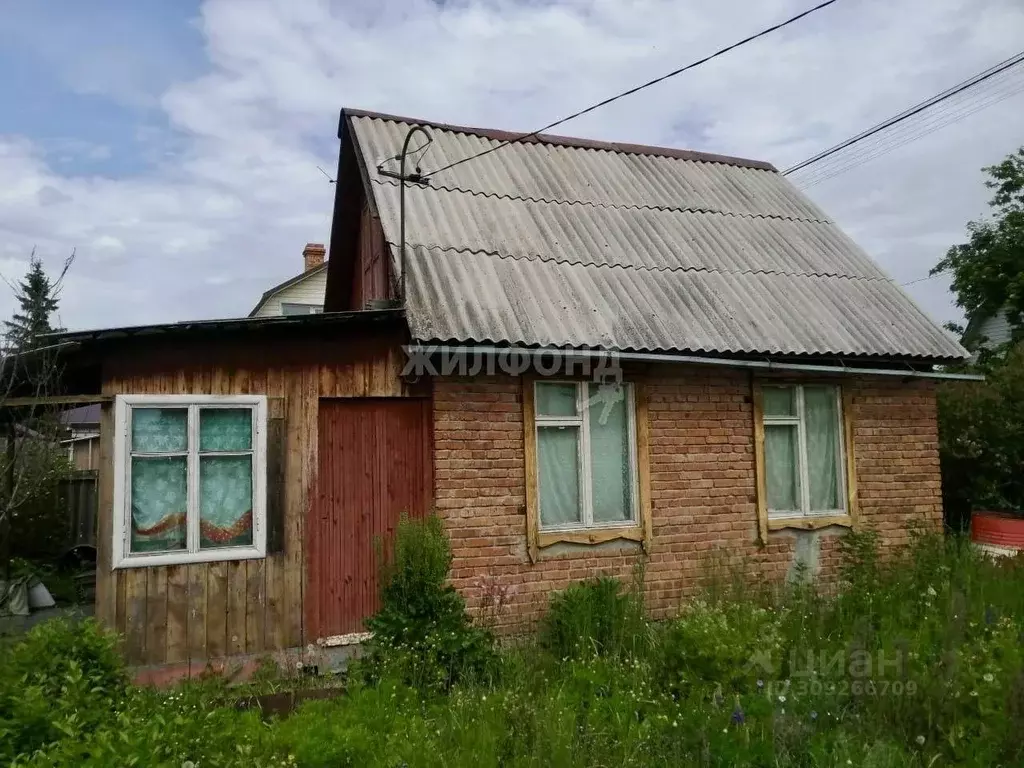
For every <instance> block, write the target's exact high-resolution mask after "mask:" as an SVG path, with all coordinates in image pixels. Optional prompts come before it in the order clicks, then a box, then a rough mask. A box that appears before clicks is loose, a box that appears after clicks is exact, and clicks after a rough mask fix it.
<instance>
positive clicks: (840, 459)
mask: <svg viewBox="0 0 1024 768" xmlns="http://www.w3.org/2000/svg"><path fill="white" fill-rule="evenodd" d="M805 386H809V387H831V388H832V389H833V390H834V391H835V397H836V435H837V436H838V439H839V450H838V451H836V478H837V481H838V484H839V492H838V494H837V495H838V497H839V508H838V509H819V510H813V511H812V510H811V486H810V478H809V477H808V471H807V439H806V429H807V427H806V419H805V416H804V387H805ZM769 389H783V390H789V391H791V392H792V393H793V400H794V405H795V406H796V407H795V411H796V413H795V415H793V416H778V415H769V414H767V413H765V414H763V417H762V418H763V420H764V429H765V434H767V432H768V427H770V426H772V425H776V426H783V425H787V426H795V427H796V439H797V463H798V467H797V482H798V483H799V498H800V509H798V510H791V509H778V510H777V509H772V508H771V507H768V518H769V519H771V520H784V519H797V518H801V519H802V518H806V517H841V516H845V515H847V514H849V510H848V509H847V499H846V496H847V491H846V431H845V423H846V422H845V420H844V418H843V390H842V387H840V386H838V385H836V384H807V385H804V384H764V385H762V387H761V391H762V393H763V392H765V391H766V390H769ZM764 472H765V476H767V474H768V451H767V450H765V451H764Z"/></svg>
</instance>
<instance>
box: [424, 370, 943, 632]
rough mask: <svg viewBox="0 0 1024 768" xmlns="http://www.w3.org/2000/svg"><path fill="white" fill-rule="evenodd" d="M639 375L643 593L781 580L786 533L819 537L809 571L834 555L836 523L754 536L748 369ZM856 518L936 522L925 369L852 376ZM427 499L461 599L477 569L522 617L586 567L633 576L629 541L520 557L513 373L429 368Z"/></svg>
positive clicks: (789, 540) (665, 603)
mask: <svg viewBox="0 0 1024 768" xmlns="http://www.w3.org/2000/svg"><path fill="white" fill-rule="evenodd" d="M652 373H653V374H656V375H647V376H645V377H644V381H645V382H646V384H645V386H646V388H647V393H648V413H649V419H650V482H651V504H652V529H653V531H652V533H653V536H652V538H653V541H652V552H651V554H650V556H649V557H648V558H647V561H646V573H645V579H644V584H645V588H646V596H647V604H648V607H649V608H650V610H651V612H652V613H653V614H654V615H656V616H665V615H670V614H672V613H673V612H675V611H676V610H677V609H678V606H679V604H680V602H681V600H683V599H684V598H685V597H686V596H687V595H688V594H692V593H693V592H694V591H695V590H697V589H699V588H700V587H701V586H702V583H705V582H706V581H707V579H708V578H709V576H710V574H715V573H717V574H719V575H733V574H735V573H737V572H742V573H745V574H746V575H747V576H748V577H756V578H757V579H758V580H759V581H762V582H764V581H766V580H768V581H774V582H778V581H780V580H782V579H783V578H784V577H785V575H786V573H787V571H788V570H789V568H790V567H791V564H792V562H793V558H794V552H795V550H796V545H797V536H811V537H814V538H815V539H817V542H816V546H817V548H818V549H819V552H820V556H819V563H820V571H821V577H822V578H825V579H829V578H831V577H833V576H834V574H835V571H836V568H837V566H838V561H837V548H836V542H837V541H838V539H837V536H836V534H837V533H841V531H837V530H827V531H822V532H818V533H813V534H811V533H804V532H800V533H797V532H790V531H782V532H777V533H772V534H771V536H770V541H769V543H768V545H767V546H762V545H760V544H759V543H758V542H757V540H756V537H757V513H756V499H755V480H754V432H753V414H752V410H751V408H752V406H751V403H750V381H751V380H750V375H749V374H748V373H747V372H744V371H735V372H733V371H709V370H707V369H700V368H684V367H678V368H676V367H672V368H669V367H660V368H656V369H652ZM844 387H847V388H850V389H852V391H853V395H854V399H853V406H854V413H853V423H854V450H855V452H856V460H857V483H858V494H859V499H860V514H861V520H862V521H864V522H865V523H866V525H868V526H871V527H873V528H876V529H878V530H879V531H880V532H881V534H882V536H883V542H884V543H885V544H886V545H893V544H898V543H902V542H904V541H905V540H906V537H907V530H908V524H909V523H910V521H911V520H915V519H917V520H922V519H923V520H924V521H926V522H927V523H928V524H931V525H935V526H937V525H940V524H941V519H942V507H941V491H940V485H939V460H938V434H937V425H936V418H935V396H934V389H933V387H932V386H931V385H930V384H929V383H927V382H914V383H907V384H905V383H901V382H890V381H874V380H867V379H864V380H851V381H848V382H845V383H844ZM434 416H435V419H434V430H435V441H436V442H435V462H436V476H435V483H436V497H437V511H438V514H439V515H441V516H442V517H443V518H444V519H445V521H446V524H447V527H448V530H449V533H450V535H451V538H452V547H453V555H454V563H453V571H452V579H453V582H454V584H455V586H456V587H457V588H458V589H460V590H461V591H462V592H463V593H464V594H465V595H466V597H467V599H468V601H469V604H470V606H471V607H476V606H478V605H479V602H480V598H481V587H480V586H479V585H478V583H477V582H478V580H479V579H480V577H481V576H484V575H486V576H487V577H488V578H489V579H491V580H493V581H494V582H496V583H498V584H501V585H503V586H509V587H511V588H512V589H513V591H514V597H513V598H512V606H511V610H510V611H508V612H507V613H505V614H504V615H503V616H502V617H500V620H499V624H501V625H503V628H505V629H510V630H518V629H526V628H527V627H528V626H529V625H530V624H531V623H532V622H534V621H535V620H536V619H537V618H538V617H539V616H540V615H541V614H542V613H543V612H544V610H545V608H546V606H547V601H548V596H549V594H550V592H551V591H552V590H559V589H562V588H564V587H565V586H567V585H568V584H569V583H571V582H573V581H577V580H580V579H584V578H587V577H590V576H595V575H612V576H618V577H620V578H622V579H623V580H629V579H630V578H631V573H632V569H633V567H634V564H635V563H636V562H637V560H638V559H639V557H640V550H639V548H638V547H637V546H636V545H634V544H632V543H621V544H619V543H611V544H605V545H601V546H599V547H587V546H575V545H557V546H556V547H551V548H548V549H544V550H541V555H540V560H539V561H538V562H537V563H531V562H530V560H529V557H528V556H527V548H526V518H525V504H526V488H525V482H526V474H525V467H524V461H523V422H522V389H521V382H520V380H518V379H515V378H512V377H480V378H476V379H471V380H465V379H462V380H460V379H438V380H437V381H436V382H435V387H434Z"/></svg>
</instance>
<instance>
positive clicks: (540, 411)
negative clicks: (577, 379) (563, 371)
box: [535, 384, 576, 416]
mask: <svg viewBox="0 0 1024 768" xmlns="http://www.w3.org/2000/svg"><path fill="white" fill-rule="evenodd" d="M536 391H537V402H536V403H535V410H536V412H537V415H538V416H575V415H576V385H575V384H537V390H536Z"/></svg>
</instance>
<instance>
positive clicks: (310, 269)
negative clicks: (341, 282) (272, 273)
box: [249, 243, 327, 317]
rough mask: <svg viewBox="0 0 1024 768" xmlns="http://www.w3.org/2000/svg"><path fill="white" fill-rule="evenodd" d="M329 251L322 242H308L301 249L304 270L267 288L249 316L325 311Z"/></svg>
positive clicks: (305, 313)
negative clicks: (326, 259)
mask: <svg viewBox="0 0 1024 768" xmlns="http://www.w3.org/2000/svg"><path fill="white" fill-rule="evenodd" d="M326 255H327V251H326V250H325V249H324V246H323V244H321V243H306V247H305V248H303V249H302V261H303V270H302V272H301V273H300V274H298V275H295V276H294V277H290V278H288V279H287V280H285V281H284V282H283V283H281V284H280V285H275V286H274V287H273V288H271V289H270V290H268V291H266V292H265V293H264V294H263V296H261V297H260V300H259V301H258V302H257V303H256V306H255V307H253V310H252V312H250V313H249V317H275V316H277V315H312V314H316V313H318V312H323V311H324V290H325V288H326V287H327V262H326V261H325V259H324V257H325V256H326Z"/></svg>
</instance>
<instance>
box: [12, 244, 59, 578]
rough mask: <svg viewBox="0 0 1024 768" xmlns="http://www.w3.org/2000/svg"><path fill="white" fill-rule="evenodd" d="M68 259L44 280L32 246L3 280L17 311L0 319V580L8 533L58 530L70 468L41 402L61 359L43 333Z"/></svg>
mask: <svg viewBox="0 0 1024 768" xmlns="http://www.w3.org/2000/svg"><path fill="white" fill-rule="evenodd" d="M73 260H74V253H72V254H71V256H69V257H68V258H67V259H66V260H65V262H64V265H63V268H62V269H61V272H60V274H59V276H58V277H57V279H56V280H51V279H50V278H49V276H48V275H47V274H46V272H45V271H44V270H43V266H42V263H41V262H40V260H39V259H38V257H37V256H36V253H35V251H34V250H33V251H32V254H31V257H30V259H29V269H28V272H27V274H26V275H25V279H24V280H23V281H22V282H21V283H19V284H18V285H16V286H15V285H11V288H12V290H13V291H14V295H15V298H16V299H17V301H18V304H19V307H20V311H19V312H16V313H15V314H14V316H13V317H12V318H11V320H9V321H5V325H6V328H7V330H6V333H5V341H6V344H5V345H4V346H3V348H2V351H0V569H2V570H0V579H2V578H5V577H6V578H10V570H11V567H10V562H11V549H12V546H13V540H14V538H15V537H18V538H19V540H21V541H23V542H24V541H27V539H28V535H26V534H34V533H36V532H38V531H49V532H50V533H51V538H53V537H54V536H55V537H59V536H60V534H61V531H60V528H59V527H58V528H57V529H56V530H54V523H55V519H54V515H55V514H58V513H59V512H60V510H57V509H55V508H54V491H55V489H56V486H57V484H58V482H59V481H60V480H61V479H62V478H63V477H66V476H67V474H68V471H69V469H70V467H69V462H68V460H67V453H66V451H65V450H64V448H63V447H62V446H61V444H60V439H61V437H62V436H63V429H62V426H61V423H60V419H59V413H58V412H57V410H56V408H54V407H53V405H51V403H50V401H49V397H50V396H52V395H54V394H56V393H57V392H58V391H59V388H60V378H61V376H60V374H61V361H60V357H59V355H58V350H56V349H53V348H51V347H52V345H51V342H50V341H49V340H48V339H47V338H46V337H45V336H44V334H46V333H52V332H54V331H55V330H57V329H56V328H54V326H53V323H52V320H51V317H52V315H53V313H54V312H56V310H57V307H58V302H59V297H60V291H61V287H62V285H63V280H64V276H65V275H66V274H67V271H68V269H69V268H70V266H71V263H72V261H73ZM13 398H19V401H18V402H15V401H14V399H13Z"/></svg>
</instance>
